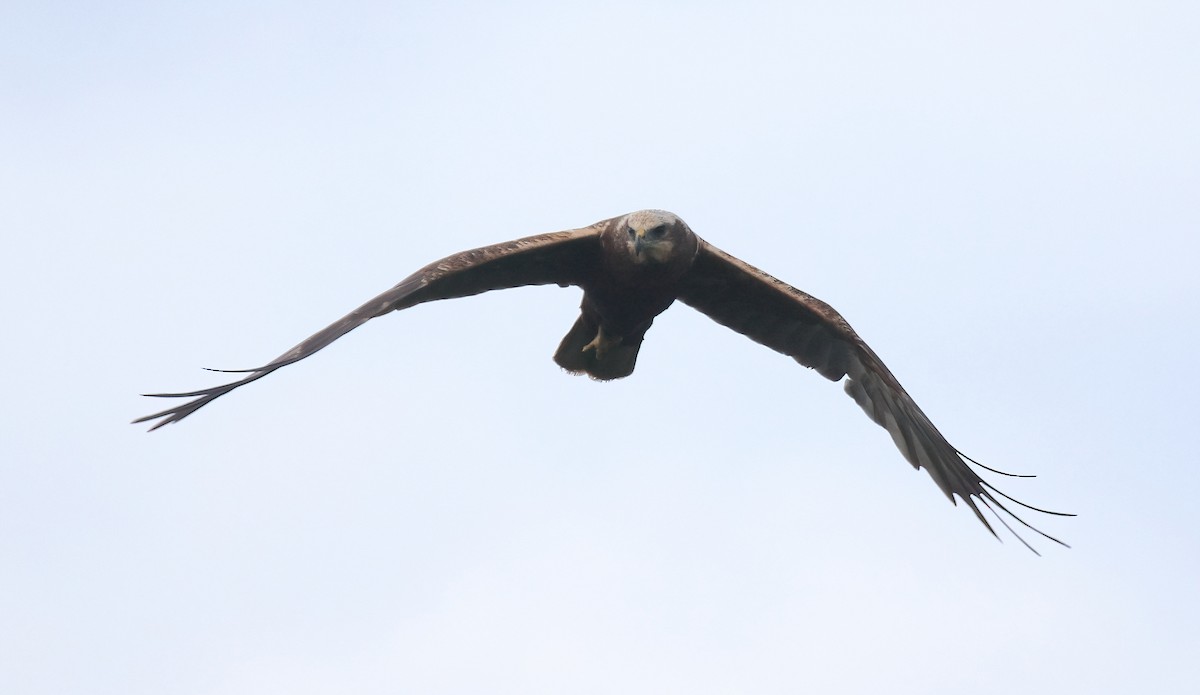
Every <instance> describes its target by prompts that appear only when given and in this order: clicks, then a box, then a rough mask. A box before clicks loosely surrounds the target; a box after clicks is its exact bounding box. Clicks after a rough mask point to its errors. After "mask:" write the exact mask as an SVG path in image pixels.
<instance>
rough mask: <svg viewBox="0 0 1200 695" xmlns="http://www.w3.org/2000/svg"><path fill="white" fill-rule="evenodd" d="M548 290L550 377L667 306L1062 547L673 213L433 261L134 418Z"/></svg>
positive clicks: (170, 412) (903, 403) (628, 348)
mask: <svg viewBox="0 0 1200 695" xmlns="http://www.w3.org/2000/svg"><path fill="white" fill-rule="evenodd" d="M551 284H554V285H559V286H560V287H567V286H569V285H574V286H576V287H579V288H581V289H582V290H583V302H582V304H581V306H580V314H579V318H578V319H576V321H575V325H573V326H572V327H571V330H569V331H568V332H567V335H566V337H564V338H563V339H562V342H561V343H560V344H559V346H558V350H557V352H555V354H554V361H555V362H557V363H558V364H559V366H561V367H562V368H563V369H566V370H567V371H569V372H571V373H573V374H586V375H588V376H589V377H591V378H593V379H597V380H610V379H620V378H622V377H626V376H629V375H630V374H631V373H633V368H634V364H635V363H636V361H637V356H638V350H639V349H640V348H641V346H642V340H643V338H644V337H645V335H646V331H647V330H649V328H650V325H651V324H652V323H653V322H654V318H655V317H656V316H658V315H659V314H661V313H662V312H663V311H665V310H666V309H667V307H669V306H671V304H673V303H674V302H675V300H679V301H681V302H683V303H684V304H687V305H688V306H691V307H692V308H694V309H697V310H699V311H700V312H702V313H704V314H707V315H708V316H709V317H710V318H712V319H713V320H714V321H716V322H717V323H720V324H721V325H724V326H727V327H729V328H731V329H733V330H735V331H737V332H738V333H741V334H742V335H745V336H746V337H748V338H750V339H751V340H754V341H755V342H758V343H761V344H763V345H765V346H767V347H769V348H771V349H772V350H775V351H777V352H780V353H783V354H784V355H787V356H789V357H791V358H793V359H794V360H796V361H797V362H799V363H800V364H802V365H804V366H806V367H811V368H812V369H815V370H816V371H817V372H818V373H819V374H820V375H821V376H823V377H825V378H827V379H830V380H832V381H838V380H840V379H842V377H847V378H846V385H845V389H846V393H848V394H850V396H851V397H852V398H853V399H854V400H855V401H856V402H857V403H858V404H859V405H860V406H861V407H862V409H863V410H865V411H866V413H867V415H869V416H870V417H871V419H872V420H874V421H875V422H876V423H878V424H879V425H881V426H882V427H884V428H885V429H886V430H887V431H888V433H890V434H891V436H892V439H893V441H894V442H895V444H896V446H897V447H898V448H899V449H900V451H901V453H903V454H904V457H905V458H906V459H908V462H909V463H911V464H912V465H913V467H915V468H918V469H920V468H924V469H925V470H926V472H928V473H929V475H930V476H931V477H932V478H933V480H934V482H935V483H937V485H938V487H939V488H941V490H942V492H944V493H945V494H946V496H947V497H949V498H950V501H951V502H953V503H955V504H957V502H956V501H955V499H954V498H955V496H956V495H957V496H958V497H959V498H960V499H962V500H963V501H964V502H965V503H966V505H967V506H968V507H969V508H970V509H971V511H972V512H974V513H975V516H976V517H977V518H978V519H979V521H981V522H982V523H983V525H984V526H985V527H986V528H987V529H988V530H989V531H991V533H992V535H996V532H995V529H994V528H993V527H992V525H991V523H989V522H988V520H987V519H986V518H985V517H984V515H983V513H982V511H981V510H980V505H982V506H983V507H986V508H987V509H989V510H990V511H991V512H992V514H993V515H994V517H995V518H996V519H997V520H999V521H1000V523H1001V524H1003V525H1004V526H1005V527H1006V528H1007V529H1008V530H1009V531H1010V532H1012V533H1013V535H1015V536H1016V537H1017V538H1018V539H1020V540H1021V542H1022V543H1024V544H1025V545H1026V546H1027V547H1029V549H1030V550H1033V548H1032V547H1031V546H1029V544H1028V543H1026V542H1025V540H1024V539H1023V538H1021V536H1020V535H1019V534H1017V533H1016V532H1015V531H1014V530H1013V528H1012V526H1010V525H1009V524H1008V522H1007V521H1005V519H1004V517H1003V516H1001V515H1000V512H1004V513H1005V514H1007V515H1008V516H1009V517H1011V518H1012V519H1014V520H1016V521H1017V522H1018V523H1020V524H1022V525H1024V526H1025V527H1027V528H1029V529H1031V530H1033V531H1034V532H1036V533H1038V534H1040V535H1042V536H1045V537H1046V538H1048V539H1049V540H1052V541H1054V542H1056V543H1059V544H1061V545H1065V544H1064V543H1062V541H1059V540H1058V539H1056V538H1053V537H1052V536H1049V535H1047V534H1045V533H1043V532H1042V531H1040V530H1038V529H1037V528H1034V527H1033V526H1031V525H1030V524H1028V523H1026V522H1025V521H1024V520H1022V519H1021V518H1020V517H1018V516H1017V515H1016V514H1014V513H1013V512H1011V511H1009V510H1008V509H1007V508H1006V507H1005V505H1004V504H1003V503H1002V502H1001V501H1000V499H999V497H1003V498H1004V499H1006V500H1008V501H1010V502H1013V503H1016V504H1019V505H1021V506H1024V507H1027V508H1028V509H1032V510H1035V511H1039V512H1044V513H1047V514H1058V515H1062V516H1070V515H1068V514H1062V513H1061V512H1050V511H1047V510H1044V509H1038V508H1037V507H1032V506H1030V505H1026V504H1024V503H1022V502H1019V501H1018V500H1015V499H1013V498H1012V497H1009V496H1008V495H1005V494H1004V493H1002V492H1000V491H999V490H997V489H996V488H995V487H993V486H992V485H991V484H989V483H988V482H986V481H984V480H983V479H982V478H981V477H980V476H979V475H978V474H977V473H976V472H975V471H974V470H973V469H972V468H971V466H970V465H968V461H969V462H970V463H974V464H975V465H978V466H980V467H981V468H984V469H986V470H988V471H992V472H994V473H1000V474H1002V475H1011V474H1007V473H1002V472H1001V471H996V470H995V469H991V468H987V467H986V466H983V465H982V464H979V463H978V462H976V461H974V460H973V459H969V458H967V457H966V456H965V455H963V454H960V452H959V451H958V450H956V449H955V448H954V447H953V446H951V445H950V443H949V442H948V441H946V438H945V437H943V436H942V434H941V432H939V431H938V429H937V428H936V427H934V425H933V423H932V422H931V421H930V420H929V418H928V417H926V415H925V413H923V412H922V411H921V409H920V408H919V407H917V404H916V403H915V402H914V401H913V399H912V398H911V397H910V396H909V395H908V393H906V392H905V390H904V388H903V387H902V386H901V385H900V382H899V381H897V380H896V377H894V376H892V373H891V371H889V370H888V368H887V367H886V366H885V365H884V364H883V362H882V361H881V360H880V359H879V357H878V356H877V355H876V354H875V352H874V351H873V350H872V349H871V348H870V347H869V346H868V345H867V344H866V343H865V342H863V340H862V339H861V338H859V337H858V334H857V333H855V332H854V329H852V328H851V327H850V324H848V323H847V322H846V320H845V319H843V318H842V316H841V315H840V314H838V312H836V311H834V310H833V308H832V307H830V306H829V305H828V304H826V303H825V302H822V301H821V300H819V299H816V298H815V297H812V296H810V295H808V294H806V293H804V292H801V291H800V290H798V289H796V288H794V287H792V286H790V285H788V284H786V283H784V282H782V281H780V280H777V279H775V278H774V277H771V276H770V275H768V274H766V273H764V272H763V271H761V270H759V269H757V268H754V267H753V266H750V265H749V264H747V263H744V262H743V261H741V260H739V259H737V258H734V257H733V256H730V255H729V254H727V253H725V252H724V251H721V250H720V249H718V248H716V247H715V246H712V245H711V244H709V243H707V242H706V241H704V240H703V239H701V238H700V237H698V236H696V234H695V233H693V232H692V230H691V229H690V228H689V227H688V226H687V224H685V223H684V222H683V220H681V219H680V218H679V217H677V216H676V215H674V214H672V213H669V212H665V211H662V210H642V211H639V212H633V213H630V214H628V215H622V216H620V217H614V218H612V219H607V220H603V221H600V222H597V223H595V224H593V225H591V226H589V227H583V228H580V229H573V230H568V231H562V232H554V233H551V234H540V235H537V236H531V237H525V238H523V239H517V240H515V241H509V242H505V243H501V244H494V245H492V246H485V247H483V248H478V249H473V250H470V251H463V252H462V253H457V254H454V255H453V256H448V257H446V258H443V259H442V260H440V261H435V262H434V263H431V264H429V265H427V266H425V267H424V268H422V269H420V270H418V271H417V272H415V273H413V274H412V275H410V276H409V277H407V278H405V279H404V280H402V281H401V282H400V283H399V284H398V285H396V286H395V287H393V288H391V289H390V290H388V291H386V292H384V293H383V294H381V295H379V296H378V297H375V298H374V299H372V300H370V301H368V302H367V303H366V304H363V305H362V306H360V307H359V308H357V309H355V310H354V311H352V312H350V313H349V314H347V315H346V316H344V317H342V318H341V319H339V320H338V321H336V322H334V323H333V324H332V325H330V326H328V327H326V328H324V329H322V330H321V331H318V332H317V333H315V334H314V335H312V336H311V337H310V338H308V339H307V340H305V341H304V342H302V343H300V344H299V345H297V346H295V347H293V348H292V349H291V350H288V351H287V352H285V353H283V354H282V355H280V356H279V357H278V358H276V359H275V360H274V361H272V362H270V363H268V364H265V365H263V366H261V367H258V368H255V369H245V370H216V371H228V372H234V373H244V374H245V375H246V376H244V377H242V378H241V379H240V380H238V381H234V382H231V383H228V384H223V385H220V386H214V387H212V388H207V389H201V390H198V391H188V392H184V393H154V394H146V395H149V396H154V397H161V398H191V399H192V400H189V401H186V402H184V403H181V404H179V405H176V406H174V407H171V408H168V409H166V410H163V411H161V412H158V413H154V414H153V415H147V416H145V417H142V418H138V419H137V420H134V422H135V423H138V422H149V421H153V420H158V422H157V423H156V424H155V425H154V426H153V427H151V430H155V429H158V428H159V427H162V426H163V425H166V424H168V423H172V422H178V421H180V420H182V419H183V418H185V417H187V416H188V415H191V414H192V413H194V412H196V411H197V410H199V409H200V408H202V407H204V406H205V405H207V404H208V403H210V402H212V401H213V400H215V399H216V398H219V397H221V396H223V395H225V394H227V393H229V392H230V391H233V390H234V389H236V388H238V387H241V386H245V385H246V384H248V383H250V382H252V381H256V380H258V379H261V378H263V377H264V376H266V375H268V374H270V373H271V372H273V371H275V370H276V369H279V368H280V367H284V366H287V365H289V364H292V363H293V362H298V361H300V360H302V359H304V358H306V357H309V356H310V355H312V354H313V353H315V352H317V351H318V350H320V349H322V348H324V347H325V346H327V345H329V344H330V343H332V342H333V341H335V340H337V339H338V338H340V337H342V336H343V335H345V334H346V333H349V332H350V331H352V330H354V329H355V328H358V327H359V326H361V325H362V324H364V323H366V322H367V321H369V320H371V319H373V318H375V317H378V316H383V315H384V314H389V313H391V312H393V311H400V310H401V309H407V308H409V307H412V306H415V305H417V304H421V303H424V302H431V301H434V300H438V299H453V298H456V297H467V296H470V295H475V294H480V293H482V292H488V291H490V290H498V289H505V288H510V287H521V286H525V285H551ZM997 496H999V497H997ZM997 537H998V536H997ZM1035 552H1036V551H1035Z"/></svg>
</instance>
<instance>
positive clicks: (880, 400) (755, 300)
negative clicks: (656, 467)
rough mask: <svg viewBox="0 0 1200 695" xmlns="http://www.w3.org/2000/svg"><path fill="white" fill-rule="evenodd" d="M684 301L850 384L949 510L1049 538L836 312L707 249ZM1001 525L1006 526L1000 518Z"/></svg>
mask: <svg viewBox="0 0 1200 695" xmlns="http://www.w3.org/2000/svg"><path fill="white" fill-rule="evenodd" d="M679 300H680V301H682V302H683V303H684V304H687V305H688V306H691V307H693V308H695V309H697V310H699V311H701V312H703V313H704V314H707V315H708V316H709V317H710V318H712V319H713V320H714V321H716V322H717V323H720V324H722V325H724V326H727V327H729V328H731V329H733V330H735V331H737V332H738V333H741V334H742V335H745V336H746V337H748V338H750V339H751V340H754V341H756V342H758V343H761V344H763V345H766V346H767V347H769V348H771V349H772V350H775V351H777V352H781V353H783V354H785V355H788V356H789V357H792V358H793V359H795V360H796V361H797V362H799V363H800V364H803V365H805V366H806V367H812V368H813V369H815V370H816V371H817V372H818V373H820V374H821V375H822V376H824V377H825V378H827V379H830V380H833V381H837V380H839V379H841V378H842V377H843V376H848V377H849V378H848V379H847V380H846V387H845V388H846V393H848V394H850V396H851V397H852V398H854V400H855V401H856V402H857V403H858V404H859V405H860V406H861V407H862V409H863V410H865V411H866V413H867V415H869V416H870V417H871V419H872V420H874V421H875V422H876V423H878V424H879V425H881V426H882V427H884V428H885V429H886V430H887V431H888V432H889V433H890V434H891V435H892V440H893V441H894V442H895V443H896V446H897V447H898V448H899V449H900V451H901V453H903V454H904V457H905V458H906V459H908V461H909V463H911V464H912V465H913V466H914V467H915V468H924V469H925V470H926V471H927V472H928V473H929V475H930V476H931V477H932V478H933V480H934V482H936V483H937V485H938V487H939V488H941V490H942V492H944V493H945V494H946V496H947V497H949V498H950V501H951V502H955V500H954V496H955V495H957V496H958V497H959V498H961V499H962V500H963V501H964V502H966V504H967V506H969V507H970V508H971V510H972V511H973V512H974V513H975V516H976V517H978V518H979V520H980V521H982V522H983V525H984V526H986V527H987V528H988V530H989V531H992V533H993V534H994V533H995V531H994V530H993V529H992V526H991V524H990V523H989V522H988V520H987V519H985V518H984V516H983V514H982V512H981V511H980V509H979V506H978V505H977V504H976V500H978V501H979V502H980V503H982V504H983V505H984V506H986V507H988V508H989V509H991V510H992V511H993V512H994V513H995V512H996V510H997V509H999V510H1001V511H1004V512H1005V513H1007V514H1009V516H1011V517H1012V518H1014V519H1016V520H1017V521H1018V522H1019V523H1021V524H1022V525H1024V526H1026V527H1028V528H1030V529H1033V530H1034V531H1036V532H1037V533H1039V534H1041V535H1043V536H1046V534H1045V533H1042V532H1041V531H1040V530H1038V529H1036V528H1034V527H1032V526H1030V525H1029V524H1027V523H1026V522H1025V521H1024V520H1022V519H1021V518H1020V517H1017V516H1016V515H1015V514H1012V513H1011V512H1009V511H1008V509H1006V508H1005V506H1004V505H1003V504H1002V503H1001V502H1000V501H999V500H998V499H997V498H996V496H995V495H1000V496H1002V497H1004V498H1006V499H1008V500H1011V501H1013V502H1016V503H1017V504H1020V505H1022V506H1025V507H1029V505H1026V504H1024V503H1022V502H1019V501H1017V500H1014V499H1012V498H1011V497H1008V496H1007V495H1005V494H1004V493H1002V492H1000V491H999V490H996V488H994V487H992V486H991V485H990V484H989V483H987V482H986V481H985V480H983V479H982V478H980V477H979V475H978V474H977V473H976V472H975V471H974V470H973V469H972V468H971V467H970V466H969V465H968V464H967V461H968V460H970V459H965V456H963V455H961V454H960V453H959V452H958V451H957V450H956V449H955V448H954V447H953V446H951V445H950V443H949V442H948V441H946V438H945V437H943V436H942V434H941V432H939V431H938V429H937V428H936V427H935V426H934V425H933V423H932V422H931V421H930V420H929V418H928V417H927V416H926V415H925V413H924V412H922V411H921V409H920V408H919V407H918V406H917V404H916V402H914V401H913V399H912V397H910V396H909V395H908V393H907V392H906V391H905V390H904V387H902V386H901V385H900V382H899V381H897V380H896V377H895V376H893V375H892V373H891V371H889V370H888V368H887V366H885V365H884V364H883V361H882V360H880V359H879V357H878V356H877V355H876V354H875V351H874V350H872V349H871V348H870V346H868V345H867V344H866V343H865V342H863V340H862V338H859V337H858V334H857V333H855V332H854V329H853V328H851V327H850V324H849V323H847V322H846V320H845V319H844V318H842V316H841V314H839V313H838V312H837V311H835V310H834V309H833V307H831V306H829V305H828V304H826V303H825V302H822V301H821V300H819V299H817V298H816V297H813V296H811V295H809V294H806V293H804V292H801V291H800V290H798V289H796V288H795V287H792V286H791V285H788V284H787V283H785V282H783V281H781V280H778V279H776V278H774V277H771V276H770V275H768V274H767V273H764V272H763V271H761V270H759V269H758V268H755V267H753V266H751V265H749V264H748V263H745V262H743V261H741V260H739V259H737V258H734V257H733V256H731V255H729V254H727V253H725V252H724V251H721V250H720V249H718V248H716V247H714V246H712V245H711V244H708V243H707V242H704V241H701V242H700V249H699V251H698V252H697V255H696V259H695V262H694V263H693V265H692V268H691V270H689V271H688V273H687V275H686V276H684V278H683V281H682V287H681V289H680V292H679ZM964 459H965V460H964ZM977 465H981V464H977ZM981 467H984V468H986V467H985V466H982V465H981ZM987 470H994V469H990V468H989V469H987ZM994 472H1000V471H994ZM1005 475H1009V474H1005ZM993 493H995V494H993ZM955 504H957V502H955ZM1029 508H1030V509H1035V510H1037V511H1041V512H1046V510H1043V509H1037V508H1036V507H1029ZM1046 513H1048V514H1060V513H1059V512H1046ZM1064 516H1069V515H1064ZM997 519H999V520H1000V522H1001V523H1002V524H1004V525H1005V526H1008V523H1007V522H1006V521H1004V518H1003V517H1000V516H999V515H998V514H997ZM1010 530H1011V528H1010ZM1014 535H1016V534H1015V533H1014ZM1046 537H1047V538H1050V540H1053V541H1055V542H1056V543H1060V544H1061V543H1062V542H1061V541H1059V540H1058V539H1056V538H1052V537H1050V536H1046ZM1017 538H1018V539H1020V536H1019V535H1018V536H1017ZM1021 542H1022V543H1024V542H1025V541H1024V539H1021ZM1026 546H1028V543H1026ZM1030 549H1031V550H1032V548H1030Z"/></svg>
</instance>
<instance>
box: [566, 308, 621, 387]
mask: <svg viewBox="0 0 1200 695" xmlns="http://www.w3.org/2000/svg"><path fill="white" fill-rule="evenodd" d="M597 330H599V326H598V325H597V324H596V323H595V322H593V321H590V320H588V318H587V317H586V316H583V315H580V317H579V318H578V319H577V320H576V321H575V325H574V326H571V330H570V331H568V332H567V335H566V336H565V337H564V338H563V339H562V342H561V343H559V345H558V350H557V351H556V352H555V353H554V361H555V362H557V363H558V366H560V367H562V368H563V369H565V370H567V371H568V372H571V373H572V374H587V375H588V376H590V377H591V378H593V379H597V380H599V381H609V380H611V379H620V378H622V377H626V376H629V375H630V374H632V373H633V367H634V364H635V363H636V362H637V356H638V350H639V349H640V348H641V346H642V340H641V336H638V337H637V338H635V339H626V340H629V342H631V343H632V344H627V343H625V342H622V343H621V344H619V345H615V346H612V347H610V348H609V349H608V350H607V352H605V354H604V359H597V358H596V351H595V350H587V351H586V352H585V351H584V349H583V348H584V346H585V345H587V344H588V343H590V342H592V339H593V338H595V337H596V331H597Z"/></svg>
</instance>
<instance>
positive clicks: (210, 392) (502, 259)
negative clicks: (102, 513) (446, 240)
mask: <svg viewBox="0 0 1200 695" xmlns="http://www.w3.org/2000/svg"><path fill="white" fill-rule="evenodd" d="M607 222H608V221H607V220H606V221H605V222H598V223H596V224H595V225H592V226H591V227H585V228H583V229H576V230H570V231H565V232H554V233H551V234H540V235H538V236H531V237H526V238H524V239H517V240H515V241H508V242H505V243H502V244H494V245H492V246H485V247H483V248H478V249H472V250H470V251H463V252H462V253H456V254H454V255H453V256H448V257H446V258H443V259H442V260H440V261H436V262H434V263H430V264H429V265H427V266H425V267H424V268H422V269H420V270H418V271H417V272H415V273H413V274H412V275H410V276H409V277H407V278H405V279H404V280H402V281H401V282H400V283H399V284H397V285H396V286H395V287H393V288H391V289H390V290H388V291H387V292H384V293H383V294H381V295H379V296H378V297H375V298H374V299H372V300H371V301H369V302H367V303H366V304H363V305H362V306H360V307H359V308H357V309H355V310H354V311H352V312H350V313H349V314H346V315H345V316H343V317H342V318H340V319H338V320H337V321H335V322H334V323H332V324H330V325H329V326H327V327H326V328H324V329H322V330H320V331H318V332H317V333H315V334H313V335H312V336H311V337H309V338H308V339H307V340H305V341H304V342H302V343H300V344H299V345H297V346H295V347H293V348H292V349H291V350H288V351H287V352H285V353H283V354H282V355H280V356H279V357H277V358H275V359H274V360H273V361H271V362H270V363H268V364H265V365H263V366H261V367H257V368H255V369H241V370H215V371H229V372H237V373H244V374H246V376H245V377H243V378H242V379H239V380H238V381H234V382H231V383H228V384H222V385H220V386H213V387H211V388H207V389H200V390H198V391H187V392H184V393H150V394H146V395H148V396H154V397H158V398H192V399H193V400H190V401H187V402H186V403H181V404H180V405H177V406H175V407H173V408H168V409H166V410H163V411H161V412H157V413H154V414H153V415H147V416H145V417H140V418H138V419H137V420H134V421H133V422H134V423H139V422H149V421H152V420H159V422H157V423H155V425H154V426H153V427H151V428H150V429H151V430H152V431H153V430H156V429H158V428H159V427H162V426H163V425H166V424H168V423H172V422H178V421H180V420H182V419H183V418H185V417H187V416H188V415H191V414H192V413H194V412H196V411H197V410H199V409H200V408H203V407H204V406H205V405H207V404H208V403H210V402H212V401H213V400H214V399H216V398H220V397H221V396H223V395H225V394H227V393H229V392H230V391H232V390H234V389H236V388H238V387H240V386H245V385H246V384H248V383H250V382H252V381H256V380H258V379H261V378H263V377H264V376H266V375H268V374H270V373H271V372H273V371H275V370H276V369H279V368H280V367H285V366H287V365H289V364H291V363H293V362H299V361H300V360H302V359H304V358H305V357H308V356H310V355H312V354H313V353H315V352H317V351H318V350H320V349H321V348H323V347H325V346H327V345H329V344H330V343H332V342H333V341H335V340H337V339H338V338H340V337H342V336H343V335H345V334H347V333H349V332H350V331H352V330H354V329H355V328H358V327H359V326H361V325H363V324H364V323H366V322H367V321H370V320H371V319H373V318H375V317H377V316H382V315H384V314H387V313H390V312H393V311H399V310H401V309H407V308H409V307H412V306H415V305H417V304H421V303H423V302H431V301H434V300H438V299H452V298H455V297H467V296H470V295H474V294H480V293H482V292H487V291H489V290H498V289H505V288H510V287H522V286H525V285H551V284H557V285H561V286H564V287H565V286H567V285H577V284H579V283H580V282H583V281H586V279H587V278H588V277H589V276H590V275H591V274H592V273H593V272H594V266H595V264H596V263H597V259H598V257H599V232H600V230H601V229H602V228H603V225H605V224H606V223H607Z"/></svg>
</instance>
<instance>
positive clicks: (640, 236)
mask: <svg viewBox="0 0 1200 695" xmlns="http://www.w3.org/2000/svg"><path fill="white" fill-rule="evenodd" d="M644 248H646V233H645V232H644V231H641V230H639V231H638V232H637V236H636V237H635V238H634V240H633V252H634V254H636V255H638V256H640V255H642V249H644Z"/></svg>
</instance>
